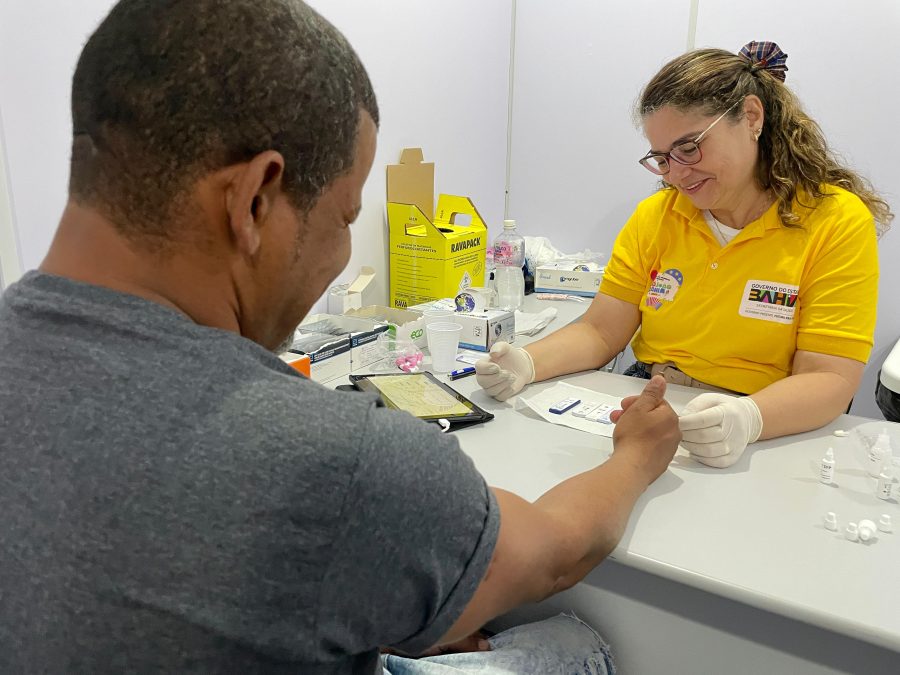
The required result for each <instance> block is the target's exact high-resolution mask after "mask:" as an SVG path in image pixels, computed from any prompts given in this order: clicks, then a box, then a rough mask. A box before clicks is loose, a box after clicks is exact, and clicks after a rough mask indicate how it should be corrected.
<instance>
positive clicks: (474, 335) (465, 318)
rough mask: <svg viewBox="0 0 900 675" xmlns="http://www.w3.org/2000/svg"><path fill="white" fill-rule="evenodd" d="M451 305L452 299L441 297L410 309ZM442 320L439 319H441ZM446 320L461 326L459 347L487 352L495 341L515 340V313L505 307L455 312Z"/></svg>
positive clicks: (452, 303)
mask: <svg viewBox="0 0 900 675" xmlns="http://www.w3.org/2000/svg"><path fill="white" fill-rule="evenodd" d="M453 307H455V303H454V302H453V300H449V299H443V300H438V301H436V302H426V303H424V304H421V305H416V306H415V307H412V308H411V309H414V310H416V311H419V312H421V311H423V310H426V309H452V308H453ZM444 320H445V319H441V321H444ZM446 321H450V322H452V323H458V324H459V325H461V326H462V327H463V329H462V334H461V335H460V336H459V347H460V349H473V350H475V351H478V352H488V351H490V350H491V347H493V346H494V343H496V342H500V341H503V342H515V340H516V315H515V313H514V312H508V311H506V310H505V309H486V310H484V311H482V312H479V313H477V314H476V313H472V314H466V313H463V312H455V313H454V314H453V316H448V317H447V318H446Z"/></svg>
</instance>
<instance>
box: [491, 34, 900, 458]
mask: <svg viewBox="0 0 900 675" xmlns="http://www.w3.org/2000/svg"><path fill="white" fill-rule="evenodd" d="M786 59H787V56H786V55H785V54H784V53H783V52H781V50H780V49H778V46H777V45H775V44H774V43H770V42H753V43H750V44H748V45H747V46H745V47H744V48H743V49H742V50H741V53H740V54H732V53H729V52H726V51H724V50H718V49H702V50H696V51H692V52H689V53H687V54H684V55H682V56H680V57H678V58H676V59H674V60H673V61H671V62H669V63H668V64H667V65H665V66H664V67H663V68H662V69H661V70H660V71H659V73H657V74H656V76H654V78H653V79H652V80H651V81H650V83H649V84H648V85H647V86H646V87H645V89H644V91H643V93H642V95H641V98H640V102H639V113H640V116H641V119H642V122H643V128H644V133H645V135H646V137H647V139H648V140H649V142H650V147H651V150H650V151H649V152H648V153H647V154H646V155H645V156H644V157H642V158H641V159H640V162H641V164H642V165H644V166H645V167H646V168H647V169H649V170H650V171H652V172H653V173H655V174H658V175H660V176H661V177H662V180H663V181H664V189H662V190H660V191H659V192H657V193H656V194H655V195H653V196H651V197H649V198H648V199H646V200H644V201H643V202H641V203H640V204H639V205H638V207H637V209H636V210H635V212H634V214H633V215H632V216H631V218H630V219H629V220H628V222H627V223H626V224H625V227H624V228H623V229H622V231H621V232H620V234H619V236H618V238H617V240H616V243H615V246H614V248H613V252H612V256H611V259H610V263H609V265H607V267H606V270H605V272H604V278H603V283H602V284H601V286H600V290H599V292H598V294H597V296H596V297H595V298H594V301H593V302H592V304H591V306H590V308H589V309H588V311H587V312H586V313H585V315H584V317H583V318H582V319H581V321H579V322H578V323H575V324H572V325H570V326H566V327H565V328H563V329H561V330H559V331H557V332H555V333H553V334H551V335H549V336H548V337H546V338H544V339H542V340H540V341H538V342H535V343H533V344H531V345H529V346H528V347H527V348H525V349H522V348H513V347H511V346H510V345H508V344H506V343H501V344H499V345H496V346H495V348H494V349H493V350H491V354H490V356H489V358H487V359H483V360H481V361H479V362H478V363H477V364H476V373H477V376H478V381H479V383H480V384H481V386H482V387H483V388H484V389H485V390H486V391H487V392H488V393H489V394H490V395H492V396H494V397H495V398H498V399H500V400H505V399H506V398H509V397H510V396H513V395H515V394H516V393H518V392H519V391H520V390H521V389H522V387H524V386H525V385H526V384H528V383H530V382H532V381H535V380H545V379H548V378H551V377H556V376H559V375H563V374H567V373H574V372H579V371H582V370H588V369H592V368H598V367H600V366H602V365H603V364H605V363H607V362H608V361H610V360H611V359H612V358H613V357H614V356H615V355H616V354H618V353H619V352H620V351H621V350H622V349H623V348H624V347H625V345H626V344H627V343H628V342H629V340H632V338H633V340H632V348H633V350H634V353H635V356H636V357H637V359H638V362H637V363H636V364H634V365H633V366H632V367H631V368H629V370H628V371H626V373H627V374H634V375H638V376H645V377H649V376H650V374H651V373H653V374H655V373H658V372H659V373H662V374H663V375H664V376H666V379H667V380H669V381H670V382H675V383H678V384H686V385H689V386H695V387H698V388H701V389H707V390H711V391H714V392H716V393H704V394H701V395H699V396H698V397H697V398H696V399H694V400H693V401H691V402H690V403H689V404H688V406H687V407H686V408H685V411H684V413H683V414H682V416H681V424H680V426H681V429H682V432H683V435H684V440H683V443H682V445H684V446H685V447H686V448H687V449H688V450H689V451H690V452H691V454H692V455H693V456H694V457H695V458H696V459H697V460H699V461H701V462H703V463H705V464H709V465H711V466H717V467H725V466H730V465H731V464H733V463H734V462H735V461H737V459H738V458H739V457H740V456H741V453H742V452H743V451H744V449H745V448H746V446H747V445H748V444H749V443H752V442H754V441H756V440H758V439H765V438H774V437H777V436H783V435H785V434H791V433H798V432H802V431H807V430H810V429H814V428H817V427H819V426H822V425H824V424H827V423H828V422H830V421H831V420H833V419H834V418H835V417H837V416H838V415H839V414H840V413H842V412H843V411H844V410H846V409H847V406H848V404H849V402H850V400H851V399H852V398H853V395H854V393H855V392H856V389H857V387H858V386H859V382H860V378H861V377H862V373H863V368H864V366H865V363H866V360H867V359H868V356H869V352H870V350H871V348H872V344H873V333H874V330H875V312H876V304H877V293H878V253H877V235H878V232H879V231H880V230H883V229H886V228H887V226H888V225H889V223H890V220H891V219H892V218H893V214H892V213H891V212H890V209H889V207H888V205H887V203H886V202H885V201H884V200H883V199H881V197H879V196H878V195H877V194H876V193H875V192H874V190H873V189H872V187H871V186H870V185H869V184H868V182H867V181H866V180H865V179H863V178H862V177H860V176H858V175H857V174H856V173H854V172H853V171H852V170H850V169H849V168H847V167H844V166H842V165H841V164H840V163H839V162H838V160H837V159H836V158H835V157H834V156H833V155H832V154H831V153H830V152H829V150H828V146H827V144H826V141H825V138H824V136H823V135H822V132H821V129H820V128H819V126H818V125H817V124H816V123H815V122H814V121H813V120H812V119H810V117H809V116H808V115H806V113H804V112H803V110H802V108H801V106H800V103H799V101H798V100H797V98H796V97H795V96H794V94H793V93H792V92H791V91H790V89H788V88H787V87H786V86H785V85H784V78H785V71H786V70H787V67H786V65H785V62H786ZM735 394H736V395H737V396H736V395H735Z"/></svg>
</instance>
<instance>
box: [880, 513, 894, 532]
mask: <svg viewBox="0 0 900 675" xmlns="http://www.w3.org/2000/svg"><path fill="white" fill-rule="evenodd" d="M878 529H879V530H881V531H882V532H891V531H892V530H893V529H894V528H893V527H892V526H891V516H890V515H889V514H887V513H882V514H881V518H879V519H878Z"/></svg>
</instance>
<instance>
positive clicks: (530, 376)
mask: <svg viewBox="0 0 900 675" xmlns="http://www.w3.org/2000/svg"><path fill="white" fill-rule="evenodd" d="M475 378H476V379H477V380H478V385H479V386H480V387H481V388H482V389H484V390H485V391H486V392H487V393H488V395H489V396H493V397H494V398H495V399H497V400H498V401H505V400H506V399H508V398H509V397H510V396H515V395H516V394H518V393H519V392H520V391H522V388H523V387H524V386H525V385H526V384H531V383H532V382H534V361H533V360H532V359H531V354H529V353H528V352H526V351H525V350H524V349H522V348H521V347H513V346H512V345H510V344H509V343H508V342H498V343H497V344H495V345H494V346H493V347H491V351H490V354H488V358H486V359H479V360H478V361H476V362H475Z"/></svg>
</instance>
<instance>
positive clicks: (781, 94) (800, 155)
mask: <svg viewBox="0 0 900 675" xmlns="http://www.w3.org/2000/svg"><path fill="white" fill-rule="evenodd" d="M750 95H755V96H757V97H759V99H760V101H762V104H763V108H764V110H765V120H764V122H763V127H762V136H761V137H760V139H759V161H758V162H757V167H756V179H757V181H758V183H759V185H760V187H762V188H763V189H770V190H772V192H773V193H774V194H775V197H776V199H777V200H778V214H779V216H780V217H781V221H782V223H784V224H785V225H786V226H789V227H790V226H796V225H797V223H798V222H799V220H800V217H799V216H798V215H797V214H796V213H795V212H794V202H795V200H796V199H797V193H798V191H801V190H802V191H803V192H805V193H806V194H808V195H810V196H811V197H812V198H813V199H814V200H815V202H816V204H818V203H819V201H820V200H821V199H823V198H824V197H825V196H826V193H825V192H823V187H824V186H825V185H836V186H838V187H841V188H843V189H845V190H848V191H849V192H852V193H853V194H855V195H856V196H857V197H859V198H860V199H861V200H862V201H863V203H864V204H865V205H866V207H868V209H869V211H871V212H872V216H873V217H874V219H875V225H876V229H877V231H878V234H879V235H881V234H883V233H884V232H886V231H887V230H888V228H889V227H890V222H891V220H893V218H894V214H893V213H892V212H891V208H890V206H889V205H888V203H887V202H886V201H885V200H884V199H883V198H882V197H881V196H880V195H879V194H878V193H877V192H875V190H874V188H873V187H872V184H871V183H870V182H869V181H868V180H866V179H865V178H864V177H862V176H860V175H859V174H857V173H856V172H854V171H852V170H851V169H849V168H848V167H846V166H844V165H843V164H842V163H841V161H840V159H839V158H838V157H837V156H836V155H835V154H834V153H833V152H832V151H831V150H830V149H829V147H828V143H827V142H826V140H825V135H824V134H823V133H822V129H821V127H819V125H818V124H816V122H815V121H814V120H813V119H812V118H811V117H810V116H809V115H807V114H806V113H805V112H804V111H803V108H802V106H801V104H800V100H799V99H798V98H797V96H796V95H795V94H794V93H793V92H792V91H791V90H790V89H788V88H787V87H786V86H785V85H784V83H782V82H781V81H780V80H779V79H777V78H776V77H774V76H773V75H771V74H770V73H768V72H766V70H765V69H762V68H760V67H759V65H758V64H753V63H751V62H750V61H748V60H747V59H746V58H744V57H743V56H739V55H737V54H732V53H731V52H727V51H725V50H723V49H697V50H694V51H691V52H688V53H686V54H683V55H681V56H679V57H677V58H675V59H673V60H672V61H670V62H669V63H667V64H666V65H665V66H663V67H662V69H661V70H660V71H659V72H658V73H657V74H656V75H655V76H654V77H653V79H652V80H650V82H649V83H648V84H647V86H646V87H644V90H643V92H642V93H641V96H640V98H639V102H638V111H637V112H638V115H639V117H640V118H644V117H645V116H647V115H649V114H651V113H653V112H656V111H657V110H659V109H661V108H663V107H665V106H671V107H673V108H675V109H677V110H681V111H686V110H695V109H698V108H699V109H701V110H703V111H704V112H705V113H706V114H708V115H717V114H722V113H723V112H725V111H726V110H728V109H729V108H731V107H732V106H734V108H733V110H732V111H731V112H730V113H729V114H728V117H729V118H731V119H732V120H733V121H737V120H738V119H740V117H741V116H742V115H743V109H742V107H741V106H738V105H735V104H736V103H737V102H739V101H741V100H743V99H744V98H745V97H747V96H750ZM803 206H807V205H803ZM808 206H809V207H810V208H815V204H812V205H808Z"/></svg>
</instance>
